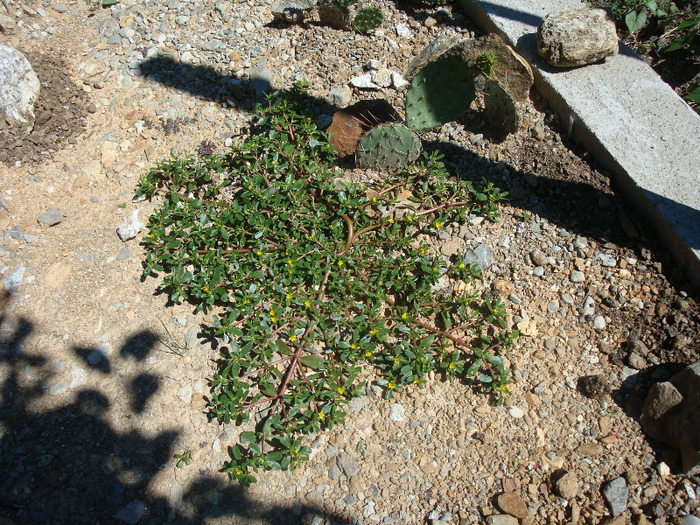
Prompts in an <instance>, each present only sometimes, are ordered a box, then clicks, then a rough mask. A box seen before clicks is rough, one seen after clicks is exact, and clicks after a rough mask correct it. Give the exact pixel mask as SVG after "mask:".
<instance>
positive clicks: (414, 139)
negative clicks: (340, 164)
mask: <svg viewBox="0 0 700 525" xmlns="http://www.w3.org/2000/svg"><path fill="white" fill-rule="evenodd" d="M420 153H421V142H420V139H419V138H418V136H417V135H416V134H415V133H414V132H413V131H411V130H410V129H408V128H407V127H406V126H403V125H401V124H380V125H379V126H376V127H374V128H372V129H371V130H369V131H368V132H367V133H365V134H364V136H363V137H362V139H361V140H360V142H359V143H358V144H357V149H356V150H355V161H356V163H357V166H358V167H359V168H372V169H376V170H387V171H399V170H401V169H402V168H403V167H404V166H405V165H406V164H408V163H410V162H413V161H414V160H416V159H417V158H418V156H419V155H420Z"/></svg>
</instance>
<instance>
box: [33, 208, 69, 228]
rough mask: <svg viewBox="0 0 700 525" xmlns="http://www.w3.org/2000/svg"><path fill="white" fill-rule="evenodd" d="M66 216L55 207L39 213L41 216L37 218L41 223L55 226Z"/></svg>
mask: <svg viewBox="0 0 700 525" xmlns="http://www.w3.org/2000/svg"><path fill="white" fill-rule="evenodd" d="M64 218H65V217H64V216H63V214H62V213H61V212H60V211H59V210H57V209H55V208H53V209H50V210H48V211H45V212H44V213H42V214H41V215H39V217H37V219H36V220H37V222H38V223H39V224H46V225H47V226H55V225H57V224H60V223H61V222H63V219H64Z"/></svg>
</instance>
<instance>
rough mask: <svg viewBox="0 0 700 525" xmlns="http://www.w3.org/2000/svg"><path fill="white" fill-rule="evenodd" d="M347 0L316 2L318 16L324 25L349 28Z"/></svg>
mask: <svg viewBox="0 0 700 525" xmlns="http://www.w3.org/2000/svg"><path fill="white" fill-rule="evenodd" d="M353 3H354V2H353V1H349V0H324V1H323V2H321V3H319V4H318V18H319V20H320V21H321V23H322V24H323V25H325V26H330V27H335V28H336V29H344V30H346V31H348V30H350V10H349V9H348V7H349V6H350V5H351V4H353Z"/></svg>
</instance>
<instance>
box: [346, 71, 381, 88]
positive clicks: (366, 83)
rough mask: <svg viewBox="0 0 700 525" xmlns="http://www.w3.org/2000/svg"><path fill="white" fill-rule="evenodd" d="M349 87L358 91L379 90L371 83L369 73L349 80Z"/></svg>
mask: <svg viewBox="0 0 700 525" xmlns="http://www.w3.org/2000/svg"><path fill="white" fill-rule="evenodd" d="M350 85H351V86H353V87H356V88H359V89H379V86H377V85H376V84H375V83H374V82H372V75H371V73H365V74H364V75H360V76H357V77H352V78H351V79H350Z"/></svg>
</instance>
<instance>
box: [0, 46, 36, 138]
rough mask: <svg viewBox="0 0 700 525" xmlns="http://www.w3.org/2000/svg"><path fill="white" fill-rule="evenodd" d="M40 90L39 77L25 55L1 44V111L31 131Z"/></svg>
mask: <svg viewBox="0 0 700 525" xmlns="http://www.w3.org/2000/svg"><path fill="white" fill-rule="evenodd" d="M40 90H41V84H40V83H39V78H38V77H37V76H36V73H35V72H34V69H33V68H32V65H31V64H30V63H29V61H28V60H27V59H26V58H25V56H24V55H23V54H22V53H20V52H19V51H17V50H16V49H14V48H12V47H7V46H0V112H4V113H5V115H6V116H7V117H8V118H10V119H11V120H14V121H16V122H18V123H20V124H23V125H26V127H27V131H28V132H31V130H32V129H33V128H34V104H35V103H36V101H37V100H38V99H39V92H40Z"/></svg>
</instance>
